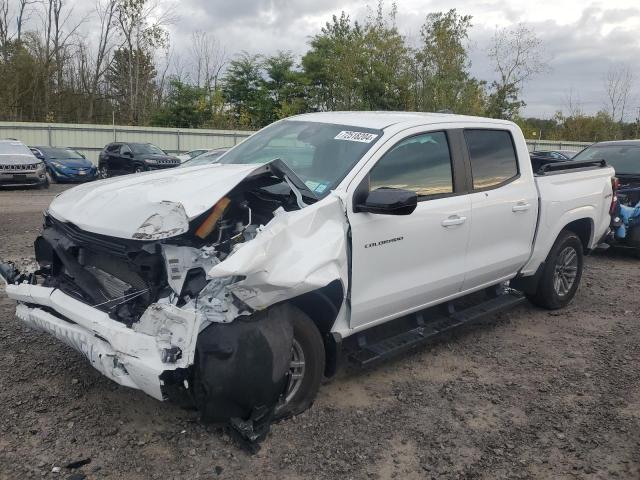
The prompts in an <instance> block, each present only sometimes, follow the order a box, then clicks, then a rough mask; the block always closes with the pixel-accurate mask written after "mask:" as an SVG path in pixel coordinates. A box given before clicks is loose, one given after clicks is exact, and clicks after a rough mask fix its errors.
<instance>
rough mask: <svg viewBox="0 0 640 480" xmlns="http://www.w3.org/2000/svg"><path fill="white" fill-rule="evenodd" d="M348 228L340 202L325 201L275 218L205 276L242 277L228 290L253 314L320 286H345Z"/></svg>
mask: <svg viewBox="0 0 640 480" xmlns="http://www.w3.org/2000/svg"><path fill="white" fill-rule="evenodd" d="M347 233H348V223H347V222H346V220H345V211H344V206H343V202H342V200H341V198H340V197H339V196H338V195H336V194H331V195H329V196H328V197H326V198H325V199H323V200H321V201H319V202H317V203H315V204H313V205H309V206H308V207H305V208H303V209H301V210H297V211H294V212H284V211H283V210H279V211H276V216H275V217H274V218H273V220H271V221H270V222H269V223H268V224H267V225H266V226H264V227H263V228H262V229H260V230H259V232H258V234H257V236H256V237H255V238H254V239H253V240H251V241H250V242H246V243H244V244H241V245H240V246H239V247H238V249H237V250H236V251H235V252H234V253H233V254H232V255H230V256H229V257H228V258H227V259H225V260H224V261H223V262H221V263H219V264H218V265H216V266H215V267H213V268H212V269H211V270H210V271H209V276H210V277H214V278H220V277H230V276H244V277H246V278H245V279H244V280H242V281H239V282H236V283H234V284H231V285H229V286H228V287H227V290H228V291H230V292H231V293H232V294H233V295H235V296H236V297H237V298H238V299H240V300H241V301H242V302H244V303H245V304H246V305H248V306H249V307H251V308H252V309H254V310H262V309H264V308H266V307H268V306H270V305H273V304H275V303H278V302H281V301H283V300H287V299H289V298H293V297H296V296H298V295H302V294H304V293H307V292H310V291H312V290H315V289H318V288H321V287H324V286H326V285H328V284H329V283H331V282H332V281H334V280H340V281H341V282H342V283H343V285H344V286H345V292H346V291H347V288H346V286H347V285H348V259H347Z"/></svg>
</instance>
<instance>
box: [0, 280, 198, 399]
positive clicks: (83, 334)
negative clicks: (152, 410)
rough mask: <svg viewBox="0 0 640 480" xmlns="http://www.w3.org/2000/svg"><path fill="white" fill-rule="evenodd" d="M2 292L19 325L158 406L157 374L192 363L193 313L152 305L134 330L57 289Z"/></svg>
mask: <svg viewBox="0 0 640 480" xmlns="http://www.w3.org/2000/svg"><path fill="white" fill-rule="evenodd" d="M6 291H7V295H8V296H9V297H10V298H13V299H15V300H17V301H18V302H20V303H19V304H18V306H17V308H16V315H17V316H18V318H20V319H21V320H22V321H23V322H24V323H25V324H27V325H28V326H30V327H32V328H35V329H38V330H42V331H44V332H47V333H50V334H51V335H53V336H54V337H56V338H57V339H59V340H61V341H62V342H64V343H66V344H67V345H69V346H70V347H72V348H74V349H75V350H77V351H78V352H80V353H82V354H83V355H84V356H85V357H86V358H87V360H89V362H90V363H91V365H93V367H94V368H96V369H97V370H98V371H99V372H100V373H102V374H103V375H105V376H106V377H108V378H110V379H111V380H113V381H115V382H116V383H119V384H120V385H124V386H127V387H132V388H136V389H139V390H142V391H144V392H145V393H147V394H149V395H151V396H152V397H154V398H156V399H158V400H164V399H165V398H166V395H165V394H164V393H163V383H162V381H161V379H160V377H161V376H162V374H163V373H164V372H165V371H167V370H176V369H178V368H185V367H187V366H188V365H189V364H191V363H192V362H193V352H194V350H195V345H193V344H192V341H194V339H195V336H196V335H195V332H194V331H193V329H194V328H195V325H197V323H198V322H197V319H196V318H195V317H196V314H195V313H190V312H188V311H183V310H180V309H178V308H176V307H174V306H172V305H158V304H156V305H152V306H151V307H149V310H148V312H146V313H145V315H143V317H142V318H141V320H140V322H139V325H140V326H139V327H138V328H137V329H135V330H134V329H132V328H127V327H126V326H125V325H123V324H121V323H119V322H116V321H114V320H112V319H111V318H109V316H108V314H106V313H105V312H102V311H100V310H98V309H96V308H93V307H91V306H89V305H86V304H84V303H82V302H80V301H78V300H76V299H74V298H72V297H70V296H69V295H67V294H65V293H63V292H62V291H60V290H57V289H53V288H47V287H41V286H38V285H29V284H26V283H23V284H19V285H7V287H6ZM178 349H179V350H178ZM189 352H190V353H189ZM177 356H179V357H180V358H176V357H177ZM170 361H173V363H169V362H170Z"/></svg>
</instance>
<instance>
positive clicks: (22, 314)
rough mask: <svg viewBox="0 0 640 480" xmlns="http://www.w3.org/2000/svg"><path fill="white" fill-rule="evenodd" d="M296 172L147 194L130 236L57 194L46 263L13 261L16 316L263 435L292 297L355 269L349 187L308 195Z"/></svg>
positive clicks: (46, 236) (151, 388)
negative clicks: (26, 268)
mask: <svg viewBox="0 0 640 480" xmlns="http://www.w3.org/2000/svg"><path fill="white" fill-rule="evenodd" d="M288 180H289V179H288V178H283V177H282V175H278V174H276V173H274V171H273V169H271V168H269V166H268V165H267V166H266V167H265V166H263V167H260V168H255V169H254V170H252V171H247V172H246V174H245V175H243V177H242V178H239V179H237V180H236V181H234V182H233V184H231V185H229V184H227V185H226V187H227V188H226V189H225V190H227V191H224V192H223V191H222V190H220V189H218V191H217V192H212V194H211V197H212V198H213V199H214V200H213V201H214V202H215V203H214V204H213V205H212V206H208V207H205V208H203V209H201V210H202V211H196V212H194V208H190V207H189V208H185V207H184V206H183V205H182V204H181V203H180V202H177V201H175V200H174V199H172V200H161V201H157V202H155V203H154V204H153V205H155V207H154V206H153V205H152V206H151V207H150V206H149V205H146V206H145V208H144V211H143V212H141V213H137V212H133V213H132V215H131V216H132V217H135V218H137V220H136V222H138V226H137V227H136V228H130V227H128V226H126V227H123V228H122V231H127V232H128V233H127V234H126V235H124V234H122V235H119V236H115V235H106V234H103V233H96V232H95V231H91V230H96V229H95V228H93V229H92V228H91V227H90V226H89V227H87V228H80V227H78V226H77V225H76V223H74V221H73V215H71V214H69V213H68V212H69V211H70V209H67V210H66V211H65V210H64V209H63V208H61V206H60V204H58V205H56V202H57V200H56V201H54V203H53V204H52V206H51V207H50V209H49V213H48V214H45V217H44V226H43V230H42V234H41V235H40V236H39V237H38V238H37V240H36V242H35V253H36V260H37V262H38V265H39V269H38V270H36V271H35V272H32V273H29V274H23V273H20V272H18V271H17V270H16V269H15V267H13V266H12V265H11V264H8V263H5V264H1V265H0V276H1V277H3V278H4V279H5V281H6V283H7V285H6V291H7V294H8V296H9V297H10V298H13V299H15V300H17V301H18V306H17V309H16V315H17V316H18V317H19V318H20V319H21V320H22V321H23V322H25V323H26V324H27V325H29V326H30V327H33V328H36V329H39V330H43V331H45V332H48V333H51V334H52V335H53V336H55V337H56V338H58V339H60V340H61V341H63V342H64V343H66V344H68V345H69V346H71V347H73V348H75V349H76V350H78V351H79V352H81V353H82V354H83V355H84V356H85V357H86V358H87V359H88V360H89V362H90V363H91V364H92V365H93V366H94V367H95V368H96V369H97V370H99V371H100V372H101V373H103V374H104V375H105V376H107V377H108V378H110V379H112V380H114V381H115V382H117V383H119V384H121V385H125V386H128V387H132V388H137V389H140V390H142V391H144V392H146V393H147V394H149V395H151V396H153V397H154V398H157V399H159V400H165V399H174V398H175V399H178V400H181V401H182V400H183V399H184V398H188V399H191V400H194V401H195V404H196V405H197V406H198V407H199V409H200V410H201V413H202V416H203V419H204V420H206V421H212V422H223V421H231V423H232V425H234V426H235V428H236V429H237V430H238V431H240V432H241V433H242V434H243V436H244V437H245V438H247V439H249V440H252V441H254V440H259V439H260V438H262V437H264V435H265V434H266V432H267V431H268V428H269V424H270V422H271V419H272V418H273V415H274V411H275V409H276V406H277V404H278V403H279V402H281V401H282V398H283V394H284V392H285V391H286V388H287V383H288V375H289V370H290V365H289V364H290V360H291V348H292V335H293V334H292V327H291V323H290V322H289V318H288V314H287V311H286V309H287V306H286V303H282V302H283V301H285V300H288V299H291V298H294V297H297V296H299V295H302V294H305V293H308V292H311V291H313V290H314V289H317V288H321V287H324V286H326V285H328V284H329V283H331V282H333V281H336V280H338V281H340V282H342V283H343V285H344V284H346V279H347V278H348V275H347V258H346V251H347V249H346V237H347V227H346V222H345V220H344V218H345V217H344V210H343V206H342V202H341V200H340V199H339V198H338V197H337V196H334V195H329V196H328V197H326V198H324V199H323V200H320V201H315V200H316V199H306V201H308V203H309V205H308V206H306V204H304V203H302V201H301V198H302V196H301V194H300V191H298V190H297V189H296V187H295V185H294V183H295V182H294V183H292V182H291V181H288ZM63 197H64V195H63ZM64 201H65V199H64V198H62V200H61V202H62V203H64ZM302 206H305V208H301V207H302ZM80 215H81V216H80ZM136 215H137V217H136ZM77 218H78V223H83V222H84V223H86V222H87V218H88V215H87V212H86V211H82V212H81V213H80V214H78V216H77ZM311 252H313V254H312V255H309V253H311Z"/></svg>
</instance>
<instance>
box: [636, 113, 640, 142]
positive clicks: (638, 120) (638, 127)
mask: <svg viewBox="0 0 640 480" xmlns="http://www.w3.org/2000/svg"><path fill="white" fill-rule="evenodd" d="M639 133H640V107H638V116H637V117H636V139H640V134H639Z"/></svg>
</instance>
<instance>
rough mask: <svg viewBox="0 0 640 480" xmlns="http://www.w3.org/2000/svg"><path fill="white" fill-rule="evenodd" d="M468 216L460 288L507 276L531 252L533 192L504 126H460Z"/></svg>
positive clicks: (534, 214) (535, 203)
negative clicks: (468, 180) (468, 192)
mask: <svg viewBox="0 0 640 480" xmlns="http://www.w3.org/2000/svg"><path fill="white" fill-rule="evenodd" d="M464 138H465V142H466V145H467V155H468V164H467V165H468V168H469V170H470V176H471V179H472V185H471V188H472V190H473V193H471V195H470V198H471V209H472V216H473V222H472V224H471V236H470V240H469V250H468V254H467V267H468V268H467V275H466V278H465V281H464V285H463V288H462V289H463V291H466V290H470V289H474V288H479V287H482V286H489V285H491V284H493V283H498V282H499V281H501V280H503V279H505V278H508V277H512V276H513V275H515V274H516V273H517V272H518V270H519V269H520V268H522V266H523V265H524V264H525V263H526V261H527V259H528V258H529V256H530V254H531V249H532V244H533V236H534V233H535V226H536V222H537V215H538V194H537V190H536V187H535V182H534V181H533V178H532V176H531V171H530V170H527V171H524V172H521V171H520V165H523V162H525V161H529V159H528V158H522V159H521V160H522V161H521V162H519V161H518V154H517V149H516V144H515V142H514V138H513V133H512V132H511V131H510V130H509V129H504V130H500V129H466V130H465V131H464Z"/></svg>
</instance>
